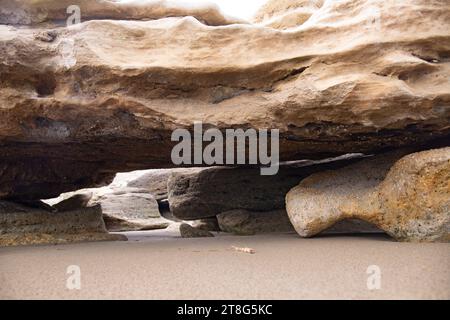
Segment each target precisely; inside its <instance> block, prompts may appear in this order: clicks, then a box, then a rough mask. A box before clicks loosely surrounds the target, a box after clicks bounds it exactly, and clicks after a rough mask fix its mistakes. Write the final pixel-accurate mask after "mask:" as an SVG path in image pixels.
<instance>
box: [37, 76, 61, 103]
mask: <svg viewBox="0 0 450 320" xmlns="http://www.w3.org/2000/svg"><path fill="white" fill-rule="evenodd" d="M35 89H36V93H37V94H38V96H39V97H46V96H50V95H52V94H54V93H55V89H56V79H55V76H54V75H53V74H42V75H39V76H38V77H37V79H36V85H35Z"/></svg>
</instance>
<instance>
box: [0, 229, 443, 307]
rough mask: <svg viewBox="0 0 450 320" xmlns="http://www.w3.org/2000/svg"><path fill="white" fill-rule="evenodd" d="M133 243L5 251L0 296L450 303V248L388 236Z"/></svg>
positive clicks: (153, 237)
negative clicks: (376, 282)
mask: <svg viewBox="0 0 450 320" xmlns="http://www.w3.org/2000/svg"><path fill="white" fill-rule="evenodd" d="M127 236H129V239H130V241H128V242H97V243H82V244H71V245H60V246H35V247H16V248H0V298H3V299H5V298H6V299H8V298H9V299H17V298H18V299H22V298H31V299H34V298H45V299H48V298H50V299H58V298H69V299H78V298H96V299H99V298H100V299H103V298H106V299H116V298H125V299H136V298H143V299H355V298H356V299H377V298H383V299H413V298H417V299H436V298H437V299H450V269H449V267H450V244H442V243H441V244H439V243H438V244H411V243H397V242H393V241H391V240H390V239H388V238H386V237H385V236H383V235H357V236H345V235H336V236H324V237H320V238H314V239H300V238H299V237H298V236H297V235H295V234H275V235H264V236H253V237H238V236H229V235H224V236H219V237H216V238H201V239H181V238H178V237H177V235H176V234H174V233H171V232H170V231H169V232H168V231H150V232H136V233H127ZM232 246H237V247H250V248H253V249H254V250H255V253H254V254H249V253H243V252H239V251H235V250H234V249H232ZM70 265H77V266H79V268H80V271H81V275H80V283H81V288H80V289H79V290H77V289H72V290H69V289H68V288H67V286H66V282H67V279H68V277H69V276H70V275H68V274H67V273H66V272H67V268H68V266H70ZM372 265H376V266H378V267H379V271H380V272H381V277H380V285H381V288H380V289H375V290H369V289H368V287H367V282H368V278H370V277H371V275H372V276H373V274H371V275H369V274H367V270H368V268H369V266H372ZM372 268H373V267H372ZM371 270H373V269H370V268H369V271H371ZM371 280H373V278H370V279H369V283H373V282H372V281H371Z"/></svg>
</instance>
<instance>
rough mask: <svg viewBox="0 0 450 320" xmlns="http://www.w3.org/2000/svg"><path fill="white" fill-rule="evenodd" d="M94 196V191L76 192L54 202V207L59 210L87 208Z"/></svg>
mask: <svg viewBox="0 0 450 320" xmlns="http://www.w3.org/2000/svg"><path fill="white" fill-rule="evenodd" d="M92 196H93V193H92V192H81V193H76V194H74V195H73V196H71V197H68V198H67V199H64V200H62V201H60V202H58V203H56V204H54V205H53V206H52V207H53V208H55V209H56V210H57V211H58V212H64V211H71V210H77V209H82V208H86V207H87V206H88V203H89V201H90V200H91V199H92Z"/></svg>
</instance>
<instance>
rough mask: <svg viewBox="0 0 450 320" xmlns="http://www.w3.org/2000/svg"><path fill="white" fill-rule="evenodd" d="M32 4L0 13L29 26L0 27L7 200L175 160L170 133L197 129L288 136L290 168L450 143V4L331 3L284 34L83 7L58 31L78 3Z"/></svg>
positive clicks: (0, 166)
mask: <svg viewBox="0 0 450 320" xmlns="http://www.w3.org/2000/svg"><path fill="white" fill-rule="evenodd" d="M23 3H25V1H14V0H3V1H2V11H1V12H0V23H25V24H29V23H31V25H30V26H28V27H25V28H22V27H20V28H19V27H16V26H11V25H4V24H2V25H0V83H1V86H0V119H1V120H0V197H1V198H16V199H18V198H22V199H25V198H27V199H42V198H50V197H55V196H58V195H59V194H60V193H62V192H66V191H72V190H76V189H80V188H85V187H92V186H94V185H96V184H97V183H99V184H107V183H109V182H110V180H111V178H112V176H113V174H114V173H115V172H123V171H130V170H139V169H148V168H164V167H170V166H173V165H172V162H171V158H170V153H171V150H172V147H173V146H174V144H175V143H174V142H172V141H171V140H170V136H171V133H172V132H173V130H174V129H177V128H187V129H190V130H192V126H193V123H194V121H199V120H201V121H203V123H204V124H205V126H207V127H217V128H219V129H221V130H225V129H226V128H243V129H247V128H254V129H261V128H274V129H279V130H280V157H281V160H282V161H284V160H298V159H305V158H315V159H317V158H324V157H328V156H331V155H341V154H345V153H349V152H361V153H377V152H379V151H381V150H384V149H386V148H393V147H403V146H408V145H424V144H429V143H431V142H432V141H434V140H436V139H443V140H444V139H448V138H449V133H450V127H449V125H448V124H449V117H450V82H449V81H450V80H449V79H450V77H449V73H450V71H449V70H450V67H449V66H450V25H449V24H450V22H449V21H450V10H448V1H447V0H436V1H432V2H430V1H428V0H405V1H385V0H343V1H325V2H324V3H323V5H322V6H321V7H320V9H318V10H317V11H315V12H314V13H313V15H312V16H311V17H310V18H309V19H308V20H307V21H305V23H302V24H301V25H300V26H299V27H297V28H294V29H290V30H287V31H282V30H275V29H273V28H268V27H264V26H261V25H244V24H232V25H222V24H227V23H228V22H229V21H224V19H222V18H223V17H222V18H221V17H219V18H218V19H216V18H212V19H211V18H210V13H211V12H212V15H213V16H215V13H214V10H212V11H208V10H207V11H208V12H204V11H201V10H200V11H201V12H200V13H199V14H196V13H193V12H192V11H190V10H188V9H186V8H185V9H183V10H181V11H179V10H178V11H177V12H175V11H176V10H175V11H170V10H169V9H167V8H168V6H167V5H166V6H165V7H164V6H163V8H165V9H163V10H162V11H161V12H160V13H157V14H153V13H152V12H154V11H152V10H153V9H148V8H150V7H148V8H147V7H145V6H143V7H141V8H140V9H139V10H137V11H135V10H134V9H133V10H132V9H130V8H131V7H130V6H132V5H134V4H127V5H119V4H117V3H113V2H108V1H103V2H101V4H104V5H105V6H102V7H100V6H99V2H91V1H78V0H77V1H72V0H71V1H70V4H73V5H76V4H80V5H81V7H82V21H85V22H83V23H81V24H78V25H74V26H71V27H67V28H66V27H48V26H46V24H43V23H39V22H45V21H49V22H52V21H53V20H59V19H62V18H64V17H66V5H67V4H68V2H67V1H33V2H27V8H30V9H27V8H25V9H24V10H23V11H14V12H15V13H17V14H14V15H11V11H8V10H10V9H8V8H11V6H13V8H14V6H15V5H16V4H19V6H20V7H21V6H22V4H23ZM86 3H89V5H91V3H93V4H92V6H91V7H90V9H87V10H86V9H84V7H83V5H85V4H86ZM158 3H162V4H167V2H158ZM47 4H48V6H47ZM28 5H29V6H28ZM41 6H42V7H43V8H47V9H48V10H47V9H45V10H44V14H43V16H42V17H39V14H40V13H39V12H38V13H37V15H36V14H35V11H34V10H35V9H36V8H40V7H41ZM33 8H34V9H33ZM374 8H375V9H376V10H372V9H374ZM149 10H150V11H149ZM283 10H284V9H283ZM38 11H39V10H38ZM83 12H84V13H83ZM204 13H205V14H204ZM83 14H84V18H85V20H83ZM135 14H136V15H135ZM168 15H170V16H176V17H170V18H162V17H165V16H168ZM184 16H186V17H184ZM187 16H196V17H198V18H199V19H200V20H204V21H206V22H207V23H209V24H211V25H219V26H208V25H205V24H204V23H202V22H199V21H198V20H197V19H195V18H193V17H187ZM100 18H109V19H113V20H103V19H100ZM142 18H153V19H155V20H151V21H136V20H132V19H142ZM158 18H162V19H158ZM378 18H380V19H378ZM11 19H12V20H11ZM96 19H98V20H96ZM114 19H115V20H114ZM128 19H130V20H128ZM373 21H377V24H376V26H375V27H374V25H373V24H372V22H373ZM418 21H420V23H418ZM378 22H379V23H378ZM36 23H38V24H36ZM368 26H369V27H368ZM444 141H445V140H444Z"/></svg>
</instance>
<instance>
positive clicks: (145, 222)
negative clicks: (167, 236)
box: [92, 188, 170, 231]
mask: <svg viewBox="0 0 450 320" xmlns="http://www.w3.org/2000/svg"><path fill="white" fill-rule="evenodd" d="M92 203H96V204H100V205H101V208H102V212H103V219H104V220H105V225H106V228H107V229H108V230H109V231H138V230H154V229H165V228H167V227H168V226H169V223H170V222H169V220H166V219H164V218H162V217H161V214H160V213H159V208H158V203H157V202H156V200H155V198H154V197H153V196H152V195H151V194H149V193H148V192H147V191H146V190H140V189H135V188H121V189H117V190H115V189H112V190H111V191H108V192H105V193H102V194H98V196H97V197H96V198H95V199H93V200H92Z"/></svg>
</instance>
